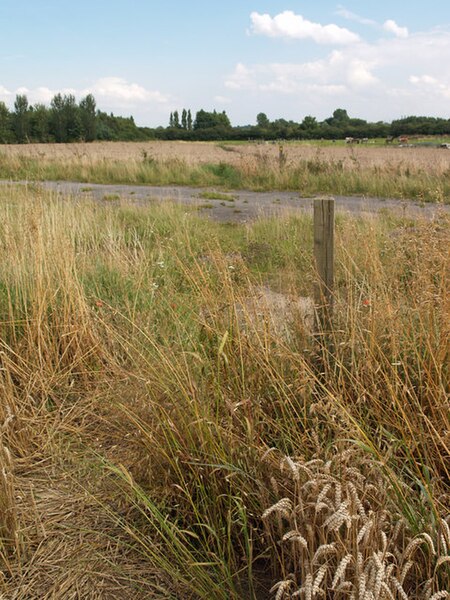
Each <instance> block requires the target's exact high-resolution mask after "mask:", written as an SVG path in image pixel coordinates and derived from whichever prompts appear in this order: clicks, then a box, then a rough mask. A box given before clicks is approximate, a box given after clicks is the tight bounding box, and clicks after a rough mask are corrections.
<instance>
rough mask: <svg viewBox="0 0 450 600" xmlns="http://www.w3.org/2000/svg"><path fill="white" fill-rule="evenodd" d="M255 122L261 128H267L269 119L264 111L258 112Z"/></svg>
mask: <svg viewBox="0 0 450 600" xmlns="http://www.w3.org/2000/svg"><path fill="white" fill-rule="evenodd" d="M256 124H257V126H258V127H261V128H262V129H267V128H268V127H269V126H270V121H269V119H268V118H267V115H266V113H263V112H260V113H258V114H257V115H256Z"/></svg>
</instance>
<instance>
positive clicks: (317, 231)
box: [314, 198, 334, 334]
mask: <svg viewBox="0 0 450 600" xmlns="http://www.w3.org/2000/svg"><path fill="white" fill-rule="evenodd" d="M314 258H315V261H316V268H317V274H318V276H319V280H318V282H317V284H316V286H315V290H314V302H315V305H316V309H317V312H318V318H319V326H320V329H321V332H322V333H324V334H326V333H330V332H331V329H332V317H333V284H334V198H316V199H315V200H314Z"/></svg>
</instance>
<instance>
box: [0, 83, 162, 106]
mask: <svg viewBox="0 0 450 600" xmlns="http://www.w3.org/2000/svg"><path fill="white" fill-rule="evenodd" d="M58 93H61V94H72V95H74V96H75V97H76V98H78V99H80V98H82V97H83V96H86V95H87V94H93V95H94V96H95V98H96V100H97V103H98V105H99V108H101V109H104V110H106V109H110V108H114V109H121V108H123V109H127V110H128V109H130V108H133V107H139V106H142V105H147V104H150V105H154V106H155V105H156V106H164V107H165V106H166V105H167V103H168V102H169V100H170V99H169V96H167V95H165V94H162V93H161V92H159V91H154V90H148V89H146V88H145V87H143V86H141V85H139V84H137V83H128V82H127V81H126V80H125V79H122V78H121V77H102V78H101V79H98V80H97V81H96V82H94V83H93V84H92V85H90V86H89V87H87V88H85V89H75V88H62V89H57V90H52V89H50V88H48V87H46V86H39V87H37V88H32V89H30V88H27V87H25V86H21V87H18V88H16V89H15V90H14V91H10V90H8V89H6V88H5V87H3V86H1V85H0V100H7V101H10V102H11V101H12V99H13V98H14V97H15V96H16V94H26V96H27V98H28V101H29V102H30V104H36V103H40V102H42V103H44V104H47V105H48V104H50V102H51V100H52V98H53V97H54V96H55V94H58Z"/></svg>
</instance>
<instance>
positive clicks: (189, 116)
mask: <svg viewBox="0 0 450 600" xmlns="http://www.w3.org/2000/svg"><path fill="white" fill-rule="evenodd" d="M187 128H188V131H192V114H191V109H189V110H188V113H187Z"/></svg>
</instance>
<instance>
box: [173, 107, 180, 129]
mask: <svg viewBox="0 0 450 600" xmlns="http://www.w3.org/2000/svg"><path fill="white" fill-rule="evenodd" d="M179 126H180V115H179V114H178V111H177V110H175V111H174V113H173V127H179Z"/></svg>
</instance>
